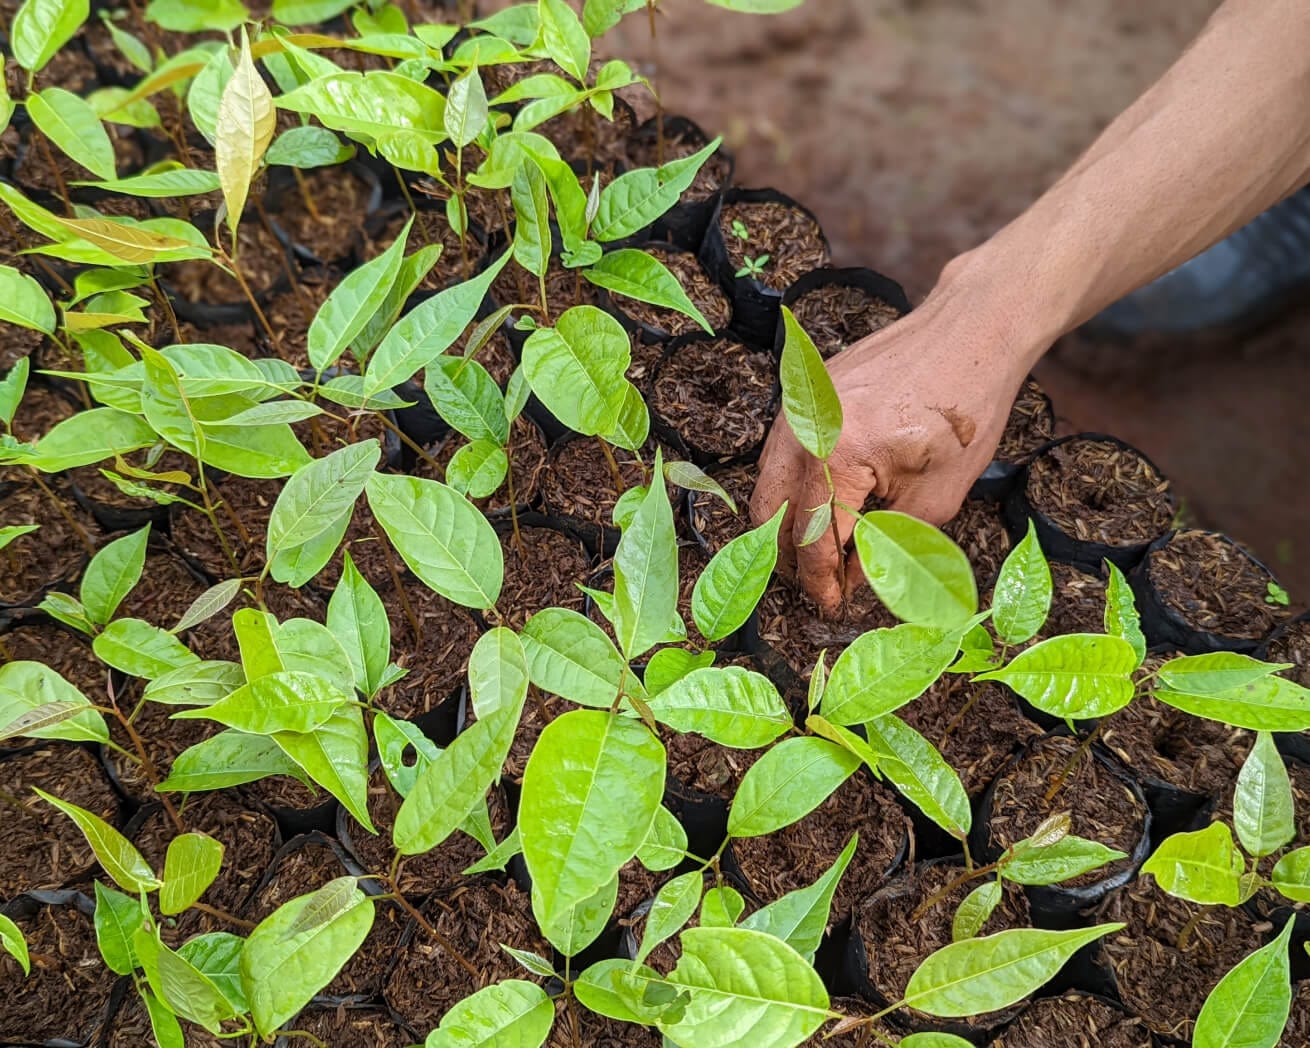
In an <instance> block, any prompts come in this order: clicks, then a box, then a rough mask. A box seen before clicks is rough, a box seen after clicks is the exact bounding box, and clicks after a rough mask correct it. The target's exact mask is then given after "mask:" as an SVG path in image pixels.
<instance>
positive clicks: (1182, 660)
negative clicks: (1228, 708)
mask: <svg viewBox="0 0 1310 1048" xmlns="http://www.w3.org/2000/svg"><path fill="white" fill-rule="evenodd" d="M1279 669H1286V666H1280V665H1278V664H1274V663H1268V662H1261V661H1260V660H1259V659H1253V658H1252V657H1251V656H1250V655H1240V654H1238V653H1237V652H1235V651H1216V652H1210V653H1208V654H1205V655H1181V656H1179V657H1178V658H1174V659H1170V660H1169V661H1168V662H1166V663H1164V664H1163V665H1162V666H1161V667H1160V668H1159V670H1157V671H1156V674H1157V676H1158V677H1159V679H1160V682H1161V683H1162V684H1163V685H1164V686H1165V687H1166V688H1168V689H1170V690H1172V691H1181V692H1184V693H1186V694H1188V695H1222V694H1225V693H1227V692H1230V691H1234V690H1236V689H1239V688H1243V687H1246V686H1249V685H1256V684H1259V683H1260V682H1261V681H1263V680H1265V679H1266V678H1268V677H1271V676H1273V674H1274V673H1276V672H1277V671H1278V670H1279Z"/></svg>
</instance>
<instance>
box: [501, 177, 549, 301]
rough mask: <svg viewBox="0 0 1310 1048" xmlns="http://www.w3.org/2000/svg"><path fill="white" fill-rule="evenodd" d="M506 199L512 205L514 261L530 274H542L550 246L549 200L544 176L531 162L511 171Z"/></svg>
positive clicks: (540, 275) (547, 264)
mask: <svg viewBox="0 0 1310 1048" xmlns="http://www.w3.org/2000/svg"><path fill="white" fill-rule="evenodd" d="M510 202H511V204H512V206H513V208H514V245H513V252H514V261H515V262H517V263H518V264H519V265H520V266H522V267H523V268H524V269H526V270H527V271H528V272H529V273H532V274H533V275H534V276H536V277H538V278H541V277H544V276H545V275H546V270H547V269H548V268H549V266H550V255H551V248H552V234H551V226H550V200H549V198H548V197H547V195H546V180H545V178H543V177H542V174H541V172H540V171H539V170H538V169H537V167H536V166H535V165H533V164H524V165H523V166H522V167H520V168H519V169H518V171H516V172H515V174H514V183H513V185H512V186H511V187H510Z"/></svg>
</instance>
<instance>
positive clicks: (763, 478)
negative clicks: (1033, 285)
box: [751, 295, 1038, 614]
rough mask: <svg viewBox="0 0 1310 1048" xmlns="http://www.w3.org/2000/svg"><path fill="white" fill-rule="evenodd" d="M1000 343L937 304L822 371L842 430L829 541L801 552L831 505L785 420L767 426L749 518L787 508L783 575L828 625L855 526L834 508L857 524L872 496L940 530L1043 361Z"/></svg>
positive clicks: (857, 575)
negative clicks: (812, 522) (815, 520)
mask: <svg viewBox="0 0 1310 1048" xmlns="http://www.w3.org/2000/svg"><path fill="white" fill-rule="evenodd" d="M943 299H944V300H945V301H943ZM999 336H1000V331H999V330H998V329H997V328H995V327H993V326H992V325H988V324H983V323H982V322H980V319H979V318H978V317H977V316H970V314H969V310H967V309H965V310H961V309H959V308H958V304H957V303H956V302H955V301H954V300H953V299H952V296H950V295H943V296H940V297H939V298H936V299H934V298H932V297H930V298H929V299H928V301H926V302H925V303H924V304H923V305H922V306H921V307H920V308H919V309H918V310H916V311H915V312H913V313H910V314H909V315H907V316H906V317H904V318H903V319H901V320H899V321H897V322H896V323H895V324H894V325H892V326H891V327H890V328H887V329H885V330H883V331H880V332H878V333H877V334H875V335H871V336H870V337H868V338H866V339H864V340H862V341H860V342H858V343H856V344H854V345H852V346H851V347H850V348H848V349H846V350H845V351H843V352H842V353H840V354H838V355H837V356H835V357H833V358H832V359H831V360H829V361H828V372H829V374H830V375H831V376H832V380H833V385H834V386H835V388H836V391H837V395H838V397H839V398H840V400H841V404H842V415H843V419H844V423H843V427H842V434H841V439H840V440H839V441H838V442H837V446H836V448H835V450H834V451H833V454H832V457H831V458H830V459H829V460H828V468H829V470H830V471H831V474H832V484H833V490H834V492H835V498H836V503H837V507H838V508H837V509H836V512H835V513H834V517H833V519H834V522H835V524H836V531H837V535H836V537H834V535H833V533H832V529H828V530H825V531H824V533H823V534H822V536H821V537H820V538H819V539H818V540H817V541H815V542H812V543H810V544H809V545H802V544H801V543H802V537H803V536H804V533H805V529H806V526H807V524H808V523H809V519H810V515H811V512H812V511H813V510H814V509H816V508H817V507H819V506H822V505H823V504H824V503H826V502H827V501H828V498H829V488H828V482H827V479H826V477H825V475H824V468H823V463H822V462H820V461H819V460H818V459H816V458H814V457H813V456H811V455H810V454H809V453H808V452H806V451H805V449H804V448H802V447H801V445H800V443H799V442H798V441H797V440H796V438H795V436H794V435H793V434H792V432H791V428H790V427H789V426H788V425H787V421H786V419H785V418H784V417H783V416H782V415H781V413H780V414H779V416H778V418H777V420H776V421H775V422H774V424H773V429H772V430H771V431H770V433H769V438H768V440H767V441H766V443H765V445H764V451H763V453H762V454H761V456H760V476H759V480H758V481H757V482H756V486H755V492H754V494H753V495H752V497H751V515H752V517H753V518H754V519H755V521H756V522H757V523H761V522H763V521H765V520H768V519H769V518H770V517H772V516H773V514H774V513H775V512H776V511H777V509H778V507H779V506H781V505H782V503H783V502H784V501H786V502H788V504H789V505H788V509H787V514H786V516H785V518H784V520H783V524H782V528H781V530H780V532H779V539H778V542H779V559H778V564H779V567H780V569H781V570H783V571H784V572H787V573H790V572H793V571H794V572H795V573H797V574H798V575H799V578H800V581H801V584H802V585H803V586H804V587H805V589H806V591H807V592H808V593H809V594H810V596H811V597H813V598H814V600H815V601H816V602H817V603H818V604H819V606H820V608H822V609H823V611H825V612H826V613H829V614H832V613H835V612H837V611H839V610H840V608H841V604H842V600H843V597H844V594H843V592H842V585H841V558H842V557H843V556H845V548H846V544H847V543H848V541H849V540H850V537H851V533H852V532H853V531H854V528H855V521H856V518H855V516H853V515H852V513H851V512H846V511H843V510H842V509H841V508H840V507H841V506H846V507H849V509H850V510H852V511H854V512H856V513H858V512H859V510H860V508H861V507H862V506H863V505H864V503H865V501H866V500H867V499H868V498H869V496H870V495H876V496H877V497H878V498H879V499H881V500H882V501H883V502H884V503H885V505H886V508H888V509H894V510H899V511H901V512H904V513H909V514H911V515H913V516H916V517H919V518H920V519H922V520H926V521H928V522H929V523H932V524H944V523H945V522H946V521H948V520H950V519H951V518H952V517H953V516H955V514H956V512H957V511H958V510H959V508H960V504H961V503H962V502H963V501H964V498H965V496H966V495H967V494H968V491H969V488H970V486H971V485H972V484H973V482H974V480H975V479H976V478H977V477H978V475H979V474H980V473H981V472H982V471H983V469H985V468H986V466H987V464H988V463H989V462H990V461H991V459H992V455H993V453H994V452H995V450H996V446H997V444H998V443H999V441H1000V438H1001V434H1002V432H1003V430H1004V428H1005V423H1006V419H1007V418H1008V417H1009V412H1010V405H1011V404H1012V403H1013V401H1014V397H1015V395H1016V394H1017V392H1018V390H1019V387H1020V385H1021V384H1022V383H1023V380H1024V377H1025V376H1026V375H1027V373H1028V369H1029V367H1030V366H1031V363H1032V360H1034V359H1035V357H1036V355H1038V354H1037V353H1036V352H1026V351H1021V350H1017V349H1016V347H1015V346H1013V345H1012V344H1007V341H1006V340H1005V339H1004V338H1001V337H999ZM838 542H840V550H839V546H838ZM845 575H846V580H847V589H848V590H849V589H850V588H851V587H852V586H854V585H859V584H862V583H863V573H862V571H861V570H860V566H859V559H858V555H857V554H855V553H852V554H851V555H850V558H849V561H848V564H847V569H846V572H845Z"/></svg>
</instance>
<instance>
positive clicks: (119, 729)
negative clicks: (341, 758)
mask: <svg viewBox="0 0 1310 1048" xmlns="http://www.w3.org/2000/svg"><path fill="white" fill-rule="evenodd" d="M141 687H142V686H141V685H140V684H139V683H137V684H134V686H133V687H132V689H131V690H130V691H128V692H127V693H126V694H125V695H122V696H120V697H119V699H118V702H119V709H121V710H122V711H123V712H124V713H126V714H128V715H129V716H131V718H132V728H133V730H134V731H135V732H136V733H137V735H138V736H139V737H140V739H141V742H142V744H143V745H144V746H145V748H146V753H147V754H148V755H149V756H150V760H151V762H152V763H153V764H154V766H155V768H156V770H157V771H158V773H159V775H160V776H167V775H168V769H169V768H171V767H172V766H173V761H175V760H176V759H177V755H178V754H179V753H181V752H182V751H183V750H185V749H186V748H187V747H188V746H194V745H195V744H196V743H198V742H204V741H205V739H208V738H210V737H212V736H214V735H217V734H218V733H219V732H220V731H222V730H223V725H221V724H219V723H218V722H217V721H211V720H173V719H172V717H173V714H174V713H177V712H178V711H179V709H180V707H177V706H164V705H162V704H160V703H158V702H146V703H144V704H142V705H141V707H140V709H137V708H136V705H137V700H138V699H139V698H140V693H141ZM134 710H135V713H133V711H134ZM109 737H110V738H111V739H113V741H114V742H115V743H117V744H118V745H119V746H121V747H122V748H123V749H125V750H127V752H128V753H131V754H133V755H135V754H136V749H135V747H134V746H133V745H132V740H131V737H130V736H129V735H128V733H127V730H126V729H125V728H124V727H123V726H122V725H121V724H119V723H118V722H117V721H116V720H115V719H113V718H109ZM104 759H105V763H106V764H107V765H108V766H109V767H110V769H111V770H112V771H113V774H114V776H115V777H116V779H117V782H118V787H119V789H121V790H122V791H123V792H124V793H126V794H127V795H128V796H130V797H135V798H138V799H142V800H144V799H145V798H147V797H148V796H149V795H150V791H151V788H152V786H153V783H151V781H150V776H149V775H148V774H147V772H146V770H145V768H144V766H143V765H142V764H140V763H139V762H137V761H132V760H129V759H128V758H127V757H125V756H123V754H121V753H118V752H117V751H115V750H111V749H108V748H106V749H105V751H104ZM161 781H162V779H161ZM302 789H303V787H302Z"/></svg>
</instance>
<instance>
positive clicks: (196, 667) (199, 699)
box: [143, 660, 246, 706]
mask: <svg viewBox="0 0 1310 1048" xmlns="http://www.w3.org/2000/svg"><path fill="white" fill-rule="evenodd" d="M245 682H246V675H245V672H244V671H243V670H242V669H241V667H240V666H238V665H237V664H236V663H235V662H223V661H218V660H213V661H203V662H192V663H188V664H187V665H185V666H181V667H179V668H178V669H175V670H170V671H169V672H168V673H165V674H164V675H163V676H160V677H156V678H155V679H154V680H152V681H151V682H150V683H149V684H147V685H146V690H145V694H144V696H143V697H144V698H147V699H149V700H150V701H151V702H158V703H162V704H164V705H165V706H208V705H209V704H210V703H214V702H217V701H218V700H219V699H221V698H224V697H225V696H227V695H231V694H232V692H234V691H236V689H237V688H239V687H241V685H243V684H245Z"/></svg>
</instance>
